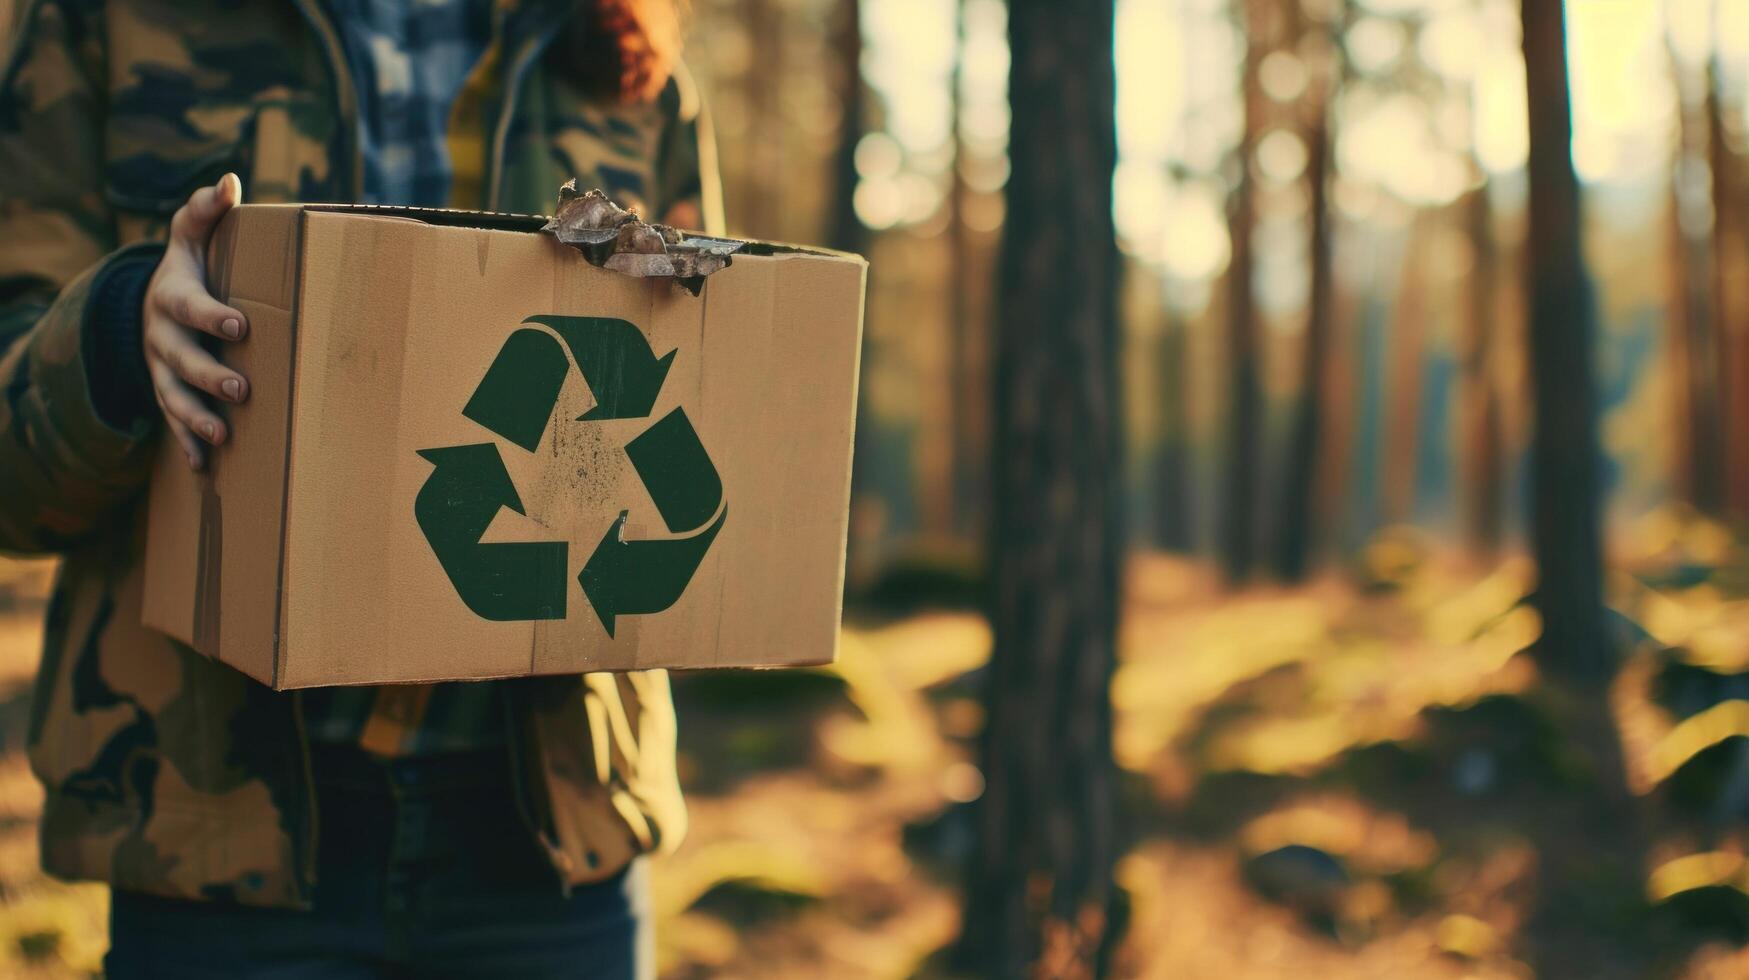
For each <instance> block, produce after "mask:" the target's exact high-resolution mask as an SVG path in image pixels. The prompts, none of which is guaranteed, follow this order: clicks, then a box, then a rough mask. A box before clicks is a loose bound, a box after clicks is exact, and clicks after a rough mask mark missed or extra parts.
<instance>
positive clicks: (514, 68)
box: [0, 0, 716, 906]
mask: <svg viewBox="0 0 1749 980" xmlns="http://www.w3.org/2000/svg"><path fill="white" fill-rule="evenodd" d="M575 6H577V4H576V3H574V2H564V3H558V2H539V0H522V2H521V3H513V2H512V3H504V7H505V10H504V14H505V16H504V17H502V18H500V23H501V24H502V25H503V26H502V28H501V30H500V31H499V32H498V35H497V39H496V40H495V41H494V44H493V47H492V48H491V49H490V51H489V52H488V55H487V57H486V58H485V59H483V60H482V62H481V64H480V66H479V68H478V69H476V71H475V72H474V73H473V74H472V75H471V76H470V78H469V81H468V84H467V87H466V88H465V89H464V91H463V94H462V97H461V98H460V99H459V100H458V102H457V105H456V110H455V112H454V113H453V118H452V122H451V133H450V143H451V150H452V156H453V157H454V161H453V163H454V167H455V172H456V177H457V181H456V182H457V186H458V200H462V201H466V202H467V203H468V204H470V205H472V206H480V205H482V204H483V205H484V206H485V207H487V208H493V209H498V210H507V211H525V212H539V211H542V210H546V209H549V208H550V207H551V204H552V195H553V194H554V192H555V190H556V189H557V187H558V186H559V184H560V183H562V182H563V181H564V180H565V179H567V178H569V177H572V176H576V177H578V178H579V180H580V182H581V183H582V184H583V185H584V186H589V185H591V184H599V185H600V186H603V187H605V188H607V189H608V190H609V191H610V192H612V193H615V194H616V195H618V196H621V197H622V198H630V199H637V200H641V201H642V203H644V204H645V205H646V207H647V208H648V210H649V211H650V212H652V213H657V214H660V213H661V212H662V211H663V210H665V209H666V208H667V207H668V206H670V205H671V204H673V203H676V202H678V201H681V200H685V199H688V198H693V199H696V203H697V204H698V205H699V206H700V207H702V208H703V213H704V214H705V215H706V218H707V223H712V221H711V218H712V216H713V215H714V214H715V212H716V209H715V207H714V194H713V193H711V190H712V188H713V186H714V174H713V173H712V169H711V165H710V156H709V154H710V143H709V140H708V134H706V135H705V136H704V138H702V139H701V135H700V134H701V132H702V131H703V130H704V126H703V123H702V120H701V119H699V117H698V115H697V110H696V100H695V99H694V98H693V97H692V95H691V93H690V90H689V89H688V88H687V87H686V86H685V85H684V80H683V79H679V80H676V81H675V82H671V83H670V85H669V87H668V89H667V90H666V91H665V92H664V94H663V95H662V97H661V98H659V99H658V100H656V101H654V102H651V103H647V104H639V105H632V106H627V105H621V104H618V103H607V102H603V101H601V100H598V99H592V98H590V97H588V96H586V95H585V93H584V91H583V90H582V89H581V88H579V87H578V86H577V85H576V84H573V83H572V82H569V81H568V80H567V78H568V75H567V72H566V71H565V61H564V52H565V51H566V50H569V48H568V47H567V46H566V44H565V43H564V40H563V39H562V38H561V34H562V33H564V32H565V31H567V30H568V29H569V28H568V26H567V25H569V24H571V23H572V21H573V19H574V17H575V11H574V10H572V9H571V8H573V7H575ZM556 41H557V42H558V43H555V42H556ZM342 58H343V53H342V49H341V45H340V41H339V38H338V36H337V33H336V31H335V27H334V25H333V23H331V22H330V20H329V19H328V16H327V15H326V13H325V12H324V10H323V5H322V4H321V3H319V2H318V0H296V2H294V0H272V2H270V0H261V2H251V3H244V4H239V3H235V2H229V0H176V2H172V0H108V2H104V0H46V2H43V0H39V2H37V3H34V4H33V5H32V6H31V7H30V9H29V11H28V12H27V15H26V18H25V20H24V21H23V23H22V24H21V26H20V33H19V36H18V39H17V42H16V46H15V48H14V50H13V51H12V53H11V57H10V59H9V61H8V62H7V65H6V69H5V75H4V76H3V77H0V355H3V359H0V392H4V398H0V549H4V550H7V551H13V552H23V553H39V554H40V553H56V554H59V555H61V556H62V563H61V566H60V571H59V576H58V579H57V582H56V587H55V590H54V594H53V598H52V600H51V603H50V607H49V611H48V618H47V627H46V629H47V633H46V642H45V649H44V651H43V661H42V665H41V668H40V671H39V675H38V679H37V684H36V690H35V696H34V699H33V702H32V711H31V718H30V731H29V750H30V758H31V763H32V766H33V768H34V770H35V772H36V774H37V776H38V778H39V779H40V780H41V781H42V783H43V785H44V786H45V788H46V790H47V800H46V803H45V809H44V814H43V826H42V856H43V863H44V866H45V867H46V868H47V869H48V870H49V871H50V872H51V873H53V874H57V875H59V876H62V877H67V878H81V879H98V880H104V881H108V882H109V883H111V884H112V885H113V886H115V887H117V888H126V889H134V890H139V891H145V892H152V893H157V894H161V895H170V896H179V897H188V898H201V897H206V898H221V899H222V898H228V899H232V900H235V901H238V902H242V903H246V904H255V905H280V906H296V905H301V904H304V903H305V902H306V901H307V897H308V896H309V894H310V889H311V886H312V878H313V867H314V860H313V859H314V850H315V839H316V833H317V830H318V828H317V814H316V813H315V808H314V806H313V805H312V787H311V783H310V777H309V764H308V747H307V743H306V740H305V738H304V733H303V729H302V719H301V710H300V699H299V697H298V695H297V694H296V693H295V692H293V693H288V694H281V693H275V692H273V691H271V690H269V689H268V688H265V687H263V686H261V685H259V684H257V683H255V682H253V681H251V680H249V679H247V678H245V677H244V676H243V675H242V674H240V673H237V672H236V671H234V670H232V669H230V668H228V667H225V666H223V665H221V664H218V663H216V662H214V661H210V660H207V659H205V658H204V657H201V656H200V655H198V654H196V653H194V652H192V651H191V650H189V649H187V648H185V647H183V646H180V645H179V644H177V643H174V642H172V641H170V640H169V639H167V638H165V637H164V636H162V635H159V634H156V633H153V632H151V631H148V630H146V629H144V628H143V627H142V626H141V625H140V597H141V578H142V576H141V567H140V555H141V550H142V546H143V541H144V535H143V522H142V513H143V508H142V499H141V498H142V494H143V489H144V485H145V479H146V474H147V471H148V464H149V461H150V459H151V457H152V456H153V453H154V448H153V447H154V443H155V442H156V440H157V438H158V433H157V432H156V429H157V426H156V425H155V424H152V423H146V422H142V423H140V424H139V425H137V426H136V427H134V428H133V429H132V430H130V431H118V430H117V429H115V428H113V427H112V426H111V425H109V424H107V423H105V421H104V420H103V418H102V417H101V416H100V415H99V414H98V412H97V411H96V408H95V405H94V399H93V394H92V389H91V385H90V382H89V378H90V373H89V371H88V357H89V350H90V347H89V345H90V344H91V342H92V337H93V336H97V335H100V332H99V331H96V330H94V329H93V328H92V327H91V325H90V323H89V321H90V320H91V319H92V311H93V310H94V309H96V308H97V307H98V304H96V303H95V302H94V301H93V296H92V286H93V283H94V282H97V281H100V278H101V273H102V271H103V270H104V269H105V268H106V267H107V266H108V265H109V264H110V263H115V262H118V261H125V260H127V259H128V257H129V256H133V257H135V259H136V260H137V258H138V257H139V256H140V255H141V253H142V252H148V251H149V250H150V249H152V248H154V247H156V246H155V245H153V244H152V243H154V242H155V241H156V240H158V239H159V238H161V236H162V234H163V232H164V229H165V228H166V225H167V223H168V219H169V217H170V215H171V213H172V212H173V211H174V210H175V209H176V208H177V207H178V206H180V204H181V203H182V202H183V201H184V200H185V199H186V198H187V196H188V194H189V193H190V192H191V191H192V190H193V189H195V188H196V187H198V186H200V185H202V184H207V183H211V182H213V181H214V180H216V179H217V178H218V177H219V175H221V174H222V173H224V172H225V171H227V170H234V171H236V172H237V173H238V174H240V175H241V176H242V177H243V185H244V194H245V198H246V199H247V200H252V201H256V202H271V201H288V200H302V201H346V200H349V199H352V198H354V197H355V196H356V195H357V193H358V185H359V180H360V168H359V166H358V160H357V143H356V140H355V138H354V136H353V134H355V133H356V132H357V125H356V124H357V118H356V108H355V107H356V105H357V96H356V93H355V92H353V90H352V85H351V81H350V77H351V76H350V74H349V73H348V71H347V70H346V66H345V64H344V63H343V62H342V61H341V60H340V59H342ZM701 158H702V162H701ZM473 195H477V197H476V198H475V199H474V200H468V198H469V197H470V196H473ZM504 688H505V691H506V697H508V698H510V699H511V701H512V704H511V705H510V707H511V709H512V710H510V711H509V712H507V714H508V715H509V717H510V718H511V725H510V727H511V728H512V729H513V731H511V732H510V733H509V735H510V738H511V744H512V746H513V759H514V760H515V763H514V764H513V767H512V768H513V770H514V771H515V773H516V775H517V776H518V780H517V783H518V786H519V789H520V792H519V804H520V805H521V807H522V812H523V813H524V816H525V817H526V818H527V821H528V823H529V826H530V830H531V832H532V833H534V834H536V835H537V836H538V839H539V840H540V841H541V843H542V844H543V845H544V846H545V849H546V851H547V852H548V853H549V854H550V855H551V857H552V860H553V863H554V865H555V866H556V867H557V868H558V870H559V872H560V875H561V877H562V878H563V879H564V880H565V881H567V882H570V883H581V882H586V881H591V880H596V879H600V878H603V877H606V876H608V875H610V874H612V873H613V872H614V871H616V870H617V869H619V868H620V867H623V866H624V865H625V864H626V862H628V861H629V860H630V859H631V858H632V857H633V856H634V855H635V854H637V853H640V852H645V851H650V850H653V849H656V848H658V847H665V846H670V845H672V844H674V843H676V842H677V841H678V840H679V838H680V836H681V834H682V833H683V832H684V824H685V811H684V809H683V807H682V804H681V800H680V791H679V785H678V781H677V779H676V776H675V772H674V717H673V707H672V704H671V702H670V700H669V694H668V681H667V677H666V675H665V674H663V673H661V672H646V673H637V674H621V675H608V674H600V675H586V676H581V677H579V676H568V677H553V678H532V679H526V680H522V681H515V682H510V683H507V684H506V685H504Z"/></svg>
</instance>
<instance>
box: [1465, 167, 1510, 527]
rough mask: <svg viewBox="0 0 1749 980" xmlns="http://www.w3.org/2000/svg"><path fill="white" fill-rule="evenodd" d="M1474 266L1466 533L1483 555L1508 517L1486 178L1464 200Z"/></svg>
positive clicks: (1468, 319)
mask: <svg viewBox="0 0 1749 980" xmlns="http://www.w3.org/2000/svg"><path fill="white" fill-rule="evenodd" d="M1464 216H1465V222H1464V223H1465V225H1466V232H1467V235H1468V238H1469V240H1470V255H1471V261H1472V262H1473V267H1472V270H1471V272H1470V281H1469V296H1468V306H1467V308H1466V309H1465V311H1464V327H1465V329H1464V345H1463V385H1464V395H1463V399H1462V402H1461V403H1460V404H1461V405H1462V407H1463V431H1464V456H1465V458H1466V466H1465V476H1466V478H1467V479H1466V482H1467V483H1468V485H1469V486H1468V491H1467V492H1466V493H1465V494H1464V536H1465V537H1466V538H1467V539H1468V542H1469V545H1470V547H1471V548H1473V549H1474V550H1475V551H1476V552H1477V553H1478V554H1480V555H1482V556H1485V557H1486V556H1492V555H1494V554H1495V553H1496V552H1497V551H1498V550H1499V548H1500V540H1501V536H1502V535H1503V534H1504V532H1505V520H1506V474H1505V460H1504V458H1503V457H1504V439H1503V436H1502V434H1501V425H1502V423H1501V417H1500V392H1499V381H1498V379H1497V378H1496V377H1495V371H1494V336H1495V332H1496V331H1495V324H1496V321H1497V320H1498V319H1499V303H1498V299H1499V296H1498V289H1499V284H1500V276H1499V262H1500V256H1499V249H1498V248H1497V247H1496V245H1495V241H1494V213H1493V209H1492V208H1491V207H1489V202H1488V185H1487V183H1486V182H1485V181H1484V182H1483V183H1481V184H1480V185H1478V186H1477V187H1476V189H1475V190H1473V191H1471V192H1470V195H1469V199H1468V200H1467V201H1465V202H1464Z"/></svg>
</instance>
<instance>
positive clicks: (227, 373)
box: [146, 324, 249, 403]
mask: <svg viewBox="0 0 1749 980" xmlns="http://www.w3.org/2000/svg"><path fill="white" fill-rule="evenodd" d="M146 349H147V352H148V353H149V354H150V355H151V359H152V360H155V361H158V362H160V363H162V364H165V365H167V366H168V367H169V368H170V370H171V371H172V372H173V373H174V374H175V376H176V377H177V378H180V379H181V380H182V381H184V382H186V383H187V384H188V385H190V386H192V387H194V388H198V389H200V390H201V391H204V392H206V393H207V394H209V395H211V396H213V397H214V398H217V399H219V400H221V401H227V402H232V403H237V402H241V401H243V399H245V398H247V397H249V382H248V379H246V378H244V377H243V376H242V375H241V374H238V373H237V372H235V371H233V370H231V369H230V368H228V367H225V366H224V365H223V364H220V363H219V362H218V359H217V358H215V357H213V356H212V355H211V354H210V353H208V352H207V351H206V349H205V348H203V347H201V346H200V345H199V344H197V343H195V342H194V337H193V335H191V334H189V333H187V332H186V331H184V330H182V329H181V328H180V327H178V326H175V325H173V324H171V325H166V329H162V330H156V331H152V332H150V333H149V334H148V336H147V338H146Z"/></svg>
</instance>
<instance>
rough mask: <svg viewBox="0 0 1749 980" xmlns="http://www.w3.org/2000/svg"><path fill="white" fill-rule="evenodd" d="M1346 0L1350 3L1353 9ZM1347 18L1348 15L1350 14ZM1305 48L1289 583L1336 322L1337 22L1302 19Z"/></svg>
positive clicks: (1285, 487) (1308, 511)
mask: <svg viewBox="0 0 1749 980" xmlns="http://www.w3.org/2000/svg"><path fill="white" fill-rule="evenodd" d="M1346 7H1347V5H1346V4H1343V8H1344V10H1345V11H1346ZM1343 20H1346V17H1344V18H1343ZM1301 25H1302V31H1301V41H1300V54H1301V56H1302V57H1303V58H1304V59H1305V60H1306V61H1307V62H1308V63H1309V65H1310V75H1311V87H1310V88H1309V89H1308V90H1307V93H1306V96H1305V98H1303V99H1302V100H1301V102H1300V111H1301V115H1302V119H1301V128H1302V130H1303V132H1304V133H1305V140H1306V174H1305V181H1306V189H1307V191H1308V194H1307V197H1308V199H1309V204H1308V207H1309V209H1310V211H1311V220H1310V222H1309V234H1310V238H1311V241H1310V248H1309V250H1308V251H1309V264H1310V265H1311V280H1312V281H1311V293H1310V295H1309V296H1308V297H1307V300H1306V305H1307V309H1306V343H1305V350H1304V352H1303V353H1302V354H1301V362H1300V392H1299V397H1298V400H1297V402H1296V404H1295V405H1294V420H1293V431H1292V433H1290V435H1289V441H1288V458H1287V472H1286V474H1285V476H1284V478H1283V479H1282V481H1281V487H1282V497H1281V514H1282V525H1281V537H1280V550H1279V552H1278V553H1277V556H1276V572H1277V574H1279V575H1280V576H1281V577H1282V578H1283V579H1285V580H1286V581H1289V582H1296V581H1299V580H1300V579H1302V578H1304V577H1305V574H1306V570H1307V567H1308V565H1309V564H1310V561H1311V552H1312V545H1313V542H1312V527H1313V525H1314V523H1315V521H1316V516H1315V512H1316V510H1317V503H1318V495H1317V476H1318V453H1319V450H1320V448H1321V447H1322V443H1323V426H1322V423H1323V420H1324V418H1325V415H1326V412H1327V409H1326V407H1325V404H1324V402H1325V393H1326V390H1327V389H1326V385H1327V378H1328V375H1329V373H1330V371H1329V360H1330V355H1331V341H1332V337H1331V333H1332V331H1333V329H1334V327H1335V324H1334V322H1333V319H1334V317H1335V312H1336V311H1335V292H1336V290H1335V285H1336V256H1335V247H1334V246H1335V243H1334V242H1333V241H1332V233H1331V223H1330V176H1331V174H1330V169H1331V164H1332V155H1333V149H1332V146H1331V140H1330V115H1331V101H1332V94H1333V93H1334V91H1335V88H1336V82H1337V77H1338V75H1339V68H1338V51H1339V47H1338V45H1337V44H1335V43H1334V39H1333V38H1332V37H1331V30H1332V25H1330V24H1327V23H1324V22H1322V21H1320V20H1318V19H1317V18H1311V19H1306V18H1303V17H1302V18H1301Z"/></svg>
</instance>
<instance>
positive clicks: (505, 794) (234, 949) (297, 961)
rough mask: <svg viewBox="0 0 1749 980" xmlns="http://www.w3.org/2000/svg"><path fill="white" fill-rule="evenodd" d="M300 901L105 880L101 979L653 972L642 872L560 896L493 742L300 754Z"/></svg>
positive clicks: (616, 979) (614, 979)
mask: <svg viewBox="0 0 1749 980" xmlns="http://www.w3.org/2000/svg"><path fill="white" fill-rule="evenodd" d="M314 770H315V776H316V794H317V803H318V813H319V814H320V818H321V823H320V827H319V829H320V834H319V838H320V841H319V846H318V848H317V852H318V853H317V863H318V877H317V883H316V891H315V895H314V896H313V899H314V901H313V907H312V908H311V909H310V910H309V911H299V910H295V909H261V908H249V907H245V906H239V905H235V904H231V903H222V902H190V901H180V900H176V899H166V898H158V897H155V896H150V895H142V894H139V893H136V892H116V893H115V895H114V896H113V897H112V900H111V908H110V926H109V934H110V951H109V955H108V956H107V957H106V958H105V960H104V967H105V970H106V973H107V975H108V976H109V977H110V978H111V980H132V978H135V977H154V978H156V977H170V978H181V977H191V978H196V977H255V978H285V980H293V978H304V977H324V978H325V977H338V978H346V980H350V978H365V977H457V978H460V977H482V978H483V977H491V978H499V977H531V978H534V977H592V978H593V977H602V978H611V980H620V978H628V980H630V978H642V977H646V976H650V975H652V974H653V972H654V957H653V953H652V949H651V945H652V936H651V932H650V921H649V919H650V916H649V899H648V892H649V890H648V884H647V881H646V869H645V868H644V867H643V865H642V862H637V863H634V864H633V865H632V867H631V868H629V869H628V870H626V871H624V872H621V873H620V874H619V875H617V876H616V877H614V878H612V879H610V880H608V881H605V882H602V883H600V884H597V885H591V886H585V887H581V888H576V889H573V890H572V891H571V894H570V895H569V896H565V895H564V894H563V892H562V890H561V888H560V885H559V879H558V876H557V874H556V873H555V872H554V871H553V868H552V865H551V864H550V863H549V862H548V861H547V860H546V858H545V857H544V856H543V855H542V854H541V853H540V851H539V849H538V847H537V845H536V844H535V842H534V840H533V838H532V836H531V835H530V833H529V831H528V829H527V828H526V827H525V826H524V825H523V822H522V820H521V818H520V817H519V816H518V814H517V812H516V806H515V803H514V798H513V796H512V787H511V783H510V779H509V769H508V765H507V763H506V760H505V758H504V753H502V752H483V753H477V754H473V753H470V754H467V755H450V756H437V757H430V758H420V759H402V760H397V761H394V762H390V763H380V762H377V761H376V760H374V759H372V758H370V757H369V756H367V755H365V754H364V753H363V752H361V751H358V750H355V749H335V748H321V749H319V750H318V751H317V753H316V755H315V760H314Z"/></svg>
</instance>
